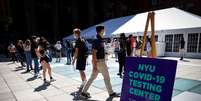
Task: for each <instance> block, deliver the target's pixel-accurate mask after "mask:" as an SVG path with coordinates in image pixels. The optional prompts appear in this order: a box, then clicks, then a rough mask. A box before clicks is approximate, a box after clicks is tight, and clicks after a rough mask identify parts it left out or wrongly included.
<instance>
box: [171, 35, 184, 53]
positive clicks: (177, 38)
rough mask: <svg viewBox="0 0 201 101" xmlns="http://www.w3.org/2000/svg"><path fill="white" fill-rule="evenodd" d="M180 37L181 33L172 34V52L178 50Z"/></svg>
mask: <svg viewBox="0 0 201 101" xmlns="http://www.w3.org/2000/svg"><path fill="white" fill-rule="evenodd" d="M182 37H183V34H175V35H174V46H173V52H179V46H180V40H181V38H182Z"/></svg>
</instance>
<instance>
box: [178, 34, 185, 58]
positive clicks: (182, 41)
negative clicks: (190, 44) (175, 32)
mask: <svg viewBox="0 0 201 101" xmlns="http://www.w3.org/2000/svg"><path fill="white" fill-rule="evenodd" d="M179 51H180V56H181V58H180V60H183V59H184V52H185V41H184V37H182V38H181V40H180V50H179Z"/></svg>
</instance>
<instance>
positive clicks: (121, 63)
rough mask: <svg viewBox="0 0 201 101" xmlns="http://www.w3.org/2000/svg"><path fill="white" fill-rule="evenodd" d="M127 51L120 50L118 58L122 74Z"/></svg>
mask: <svg viewBox="0 0 201 101" xmlns="http://www.w3.org/2000/svg"><path fill="white" fill-rule="evenodd" d="M125 57H126V53H125V52H119V53H118V60H119V73H120V75H121V74H122V70H123V67H125Z"/></svg>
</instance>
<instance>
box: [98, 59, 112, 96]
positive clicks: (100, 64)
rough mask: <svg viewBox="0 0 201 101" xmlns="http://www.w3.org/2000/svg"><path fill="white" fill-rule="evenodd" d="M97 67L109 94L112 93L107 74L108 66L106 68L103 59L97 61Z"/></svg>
mask: <svg viewBox="0 0 201 101" xmlns="http://www.w3.org/2000/svg"><path fill="white" fill-rule="evenodd" d="M97 67H98V70H99V71H100V73H101V74H102V75H103V78H104V82H105V86H106V88H107V91H108V94H109V95H110V94H112V93H114V92H113V90H112V85H111V82H110V76H109V72H108V68H107V65H106V63H105V61H101V62H97Z"/></svg>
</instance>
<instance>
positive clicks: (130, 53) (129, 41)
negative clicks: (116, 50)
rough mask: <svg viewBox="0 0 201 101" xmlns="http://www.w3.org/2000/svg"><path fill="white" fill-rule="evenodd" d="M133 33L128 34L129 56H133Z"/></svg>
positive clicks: (127, 49)
mask: <svg viewBox="0 0 201 101" xmlns="http://www.w3.org/2000/svg"><path fill="white" fill-rule="evenodd" d="M131 39H132V35H129V36H128V40H127V42H126V51H127V56H132V52H133V51H132V41H131Z"/></svg>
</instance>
